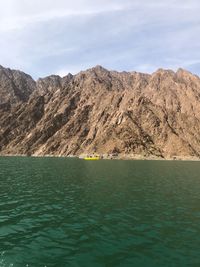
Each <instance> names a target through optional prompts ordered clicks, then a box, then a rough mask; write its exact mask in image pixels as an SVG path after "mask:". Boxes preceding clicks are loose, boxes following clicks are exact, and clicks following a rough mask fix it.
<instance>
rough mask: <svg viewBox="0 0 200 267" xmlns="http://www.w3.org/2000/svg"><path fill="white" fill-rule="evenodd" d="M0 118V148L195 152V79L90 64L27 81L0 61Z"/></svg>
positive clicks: (198, 115)
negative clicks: (78, 70)
mask: <svg viewBox="0 0 200 267" xmlns="http://www.w3.org/2000/svg"><path fill="white" fill-rule="evenodd" d="M22 104H23V105H22ZM0 119H1V122H0V153H1V154H29V155H30V154H34V155H62V156H65V155H69V154H74V155H79V154H81V153H94V152H95V153H100V154H106V153H108V154H112V153H113V154H121V155H127V156H130V155H133V156H134V155H141V156H143V157H151V156H157V157H163V158H174V157H182V158H183V157H191V156H193V157H198V158H199V157H200V78H199V77H198V76H195V75H193V74H191V73H190V72H187V71H185V70H183V69H179V70H178V71H177V72H173V71H171V70H163V69H159V70H158V71H156V72H155V73H153V74H152V75H149V74H142V73H136V72H116V71H108V70H106V69H104V68H103V67H101V66H96V67H94V68H92V69H89V70H86V71H82V72H80V73H78V74H77V75H74V76H73V75H71V74H69V75H67V76H65V77H64V78H61V77H59V76H55V75H52V76H49V77H46V78H43V79H39V80H38V81H37V82H35V81H33V79H32V78H31V77H30V76H28V75H26V74H24V73H22V72H19V71H13V70H10V69H5V68H3V67H0Z"/></svg>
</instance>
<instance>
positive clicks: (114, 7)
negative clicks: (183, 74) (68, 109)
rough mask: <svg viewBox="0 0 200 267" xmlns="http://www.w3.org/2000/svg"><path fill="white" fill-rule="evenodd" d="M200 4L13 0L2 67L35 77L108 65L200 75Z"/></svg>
mask: <svg viewBox="0 0 200 267" xmlns="http://www.w3.org/2000/svg"><path fill="white" fill-rule="evenodd" d="M199 14H200V1H199V0H176V1H175V0H167V1H164V0H143V1H138V0H107V1H106V0H73V1H71V0H70V1H68V0H6V1H2V2H1V7H0V64H1V65H3V66H5V67H11V68H17V69H21V70H23V71H25V72H28V73H29V74H31V75H32V76H33V77H34V78H38V77H39V76H46V75H49V74H52V73H56V74H60V75H62V76H63V75H65V74H67V73H68V72H71V73H76V72H78V71H80V70H83V69H86V68H89V67H92V66H95V65H103V66H104V67H106V68H108V69H115V70H127V71H129V70H136V71H142V72H153V71H155V70H156V69H158V68H160V67H162V68H172V69H174V70H176V69H177V68H178V67H182V68H186V69H188V70H190V71H192V72H194V73H197V74H200V15H199Z"/></svg>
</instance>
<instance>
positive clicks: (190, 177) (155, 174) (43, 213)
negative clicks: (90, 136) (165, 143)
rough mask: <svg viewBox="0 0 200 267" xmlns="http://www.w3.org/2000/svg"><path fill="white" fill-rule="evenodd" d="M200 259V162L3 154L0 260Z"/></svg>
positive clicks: (133, 262) (145, 262)
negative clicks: (87, 158)
mask: <svg viewBox="0 0 200 267" xmlns="http://www.w3.org/2000/svg"><path fill="white" fill-rule="evenodd" d="M11 266H13V267H27V266H28V267H44V266H46V267H50V266H52V267H65V266H72V267H73V266H74V267H78V266H80V267H90V266H91V267H98V266H106V267H112V266H114V267H118V266H120V267H122V266H123V267H125V266H133V267H144V266H145V267H151V266H152V267H157V266H159V267H160V266H162V267H165V266H167V267H169V266H170V267H171V266H180V267H183V266H192V267H199V266H200V163H199V162H175V161H174V162H169V161H168V162H164V161H155V162H152V161H84V160H78V159H61V158H60V159H59V158H57V159H55V158H43V159H40V158H0V267H11Z"/></svg>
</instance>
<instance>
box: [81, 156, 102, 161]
mask: <svg viewBox="0 0 200 267" xmlns="http://www.w3.org/2000/svg"><path fill="white" fill-rule="evenodd" d="M99 159H100V157H99V156H88V157H85V158H84V160H99Z"/></svg>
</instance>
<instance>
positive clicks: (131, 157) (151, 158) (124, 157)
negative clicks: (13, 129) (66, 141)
mask: <svg viewBox="0 0 200 267" xmlns="http://www.w3.org/2000/svg"><path fill="white" fill-rule="evenodd" d="M85 156H86V154H82V155H79V156H78V155H67V156H63V155H25V154H5V155H4V154H0V157H31V158H77V159H84V157H85ZM99 157H100V160H148V161H200V158H198V157H181V156H180V157H178V156H176V157H167V158H162V157H155V156H142V155H124V154H123V155H118V156H111V155H108V156H105V155H99Z"/></svg>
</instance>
